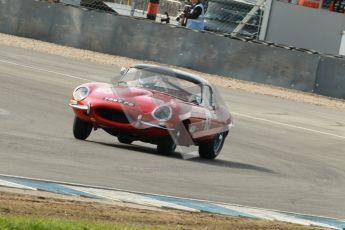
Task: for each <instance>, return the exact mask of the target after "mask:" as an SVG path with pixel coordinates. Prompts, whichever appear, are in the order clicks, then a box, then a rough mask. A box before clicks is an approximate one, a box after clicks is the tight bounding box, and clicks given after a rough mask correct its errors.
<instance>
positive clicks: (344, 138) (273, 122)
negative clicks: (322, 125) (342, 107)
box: [0, 59, 345, 140]
mask: <svg viewBox="0 0 345 230" xmlns="http://www.w3.org/2000/svg"><path fill="white" fill-rule="evenodd" d="M0 62H2V63H6V64H11V65H16V66H20V67H24V68H29V69H34V70H38V71H43V72H47V73H53V74H57V75H61V76H64V77H68V78H73V79H78V80H83V81H88V82H91V81H92V80H90V79H86V78H82V77H77V76H74V75H70V74H65V73H60V72H56V71H51V70H48V69H42V68H39V67H35V66H30V65H23V64H20V63H16V62H12V61H8V60H4V59H0ZM231 113H232V114H235V115H237V116H241V117H245V118H249V119H252V120H258V121H263V122H267V123H272V124H276V125H281V126H285V127H290V128H295V129H300V130H304V131H308V132H312V133H318V134H323V135H327V136H332V137H336V138H340V139H343V140H345V136H340V135H336V134H332V133H327V132H323V131H318V130H315V129H309V128H304V127H301V126H297V125H290V124H286V123H282V122H278V121H272V120H268V119H264V118H258V117H253V116H250V115H246V114H241V113H236V112H231Z"/></svg>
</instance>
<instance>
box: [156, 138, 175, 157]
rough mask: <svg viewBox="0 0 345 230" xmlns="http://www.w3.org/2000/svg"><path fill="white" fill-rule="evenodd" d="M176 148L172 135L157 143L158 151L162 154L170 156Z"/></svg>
mask: <svg viewBox="0 0 345 230" xmlns="http://www.w3.org/2000/svg"><path fill="white" fill-rule="evenodd" d="M175 149H176V144H175V142H174V140H173V139H172V138H171V137H167V138H165V139H163V140H162V141H161V142H159V143H158V144H157V153H158V154H160V155H165V156H169V155H171V154H172V153H173V152H174V151H175Z"/></svg>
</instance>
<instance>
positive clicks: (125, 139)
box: [117, 135, 134, 145]
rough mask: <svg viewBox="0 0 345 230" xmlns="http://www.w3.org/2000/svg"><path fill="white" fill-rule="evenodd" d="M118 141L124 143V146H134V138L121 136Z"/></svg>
mask: <svg viewBox="0 0 345 230" xmlns="http://www.w3.org/2000/svg"><path fill="white" fill-rule="evenodd" d="M117 140H118V141H119V142H120V143H122V144H128V145H130V144H132V142H133V141H134V140H133V138H132V137H129V136H125V135H119V136H118V137H117Z"/></svg>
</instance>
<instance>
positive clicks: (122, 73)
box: [120, 67, 127, 76]
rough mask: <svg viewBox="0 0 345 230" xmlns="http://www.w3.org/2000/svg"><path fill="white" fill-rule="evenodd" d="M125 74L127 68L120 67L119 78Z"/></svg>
mask: <svg viewBox="0 0 345 230" xmlns="http://www.w3.org/2000/svg"><path fill="white" fill-rule="evenodd" d="M126 72H127V68H126V67H121V70H120V74H121V76H123V75H124V74H125V73H126Z"/></svg>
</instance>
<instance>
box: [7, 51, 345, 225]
mask: <svg viewBox="0 0 345 230" xmlns="http://www.w3.org/2000/svg"><path fill="white" fill-rule="evenodd" d="M119 69H120V67H114V66H104V65H100V64H95V63H88V62H85V61H78V60H74V59H68V58H65V57H59V56H53V55H48V54H43V53H38V52H34V51H30V50H24V49H20V48H12V47H7V46H2V45H0V159H1V160H0V173H1V174H9V175H16V176H25V177H31V178H40V179H50V180H57V181H65V182H73V183H81V184H89V185H97V186H106V187H112V188H118V189H126V190H133V191H140V192H149V193H158V194H164V195H173V196H180V197H188V198H197V199H205V200H211V201H217V202H227V203H234V204H241V205H249V206H254V207H261V208H269V209H278V210H283V211H292V212H299V213H307V214H314V215H323V216H329V217H335V218H342V219H344V218H345V111H342V110H336V109H329V108H326V107H321V106H314V105H309V104H303V103H298V102H292V101H288V100H282V99H278V98H274V97H269V96H262V95H255V94H251V93H247V92H243V91H238V90H237V91H235V90H231V89H220V91H221V93H222V95H223V97H224V99H225V101H226V102H227V103H228V105H229V109H230V111H231V112H232V113H233V116H234V122H235V127H234V128H233V130H232V133H231V135H230V138H228V139H227V142H226V144H225V146H224V149H223V151H222V153H221V155H220V157H219V158H218V159H217V160H216V161H207V160H200V159H199V158H193V159H190V160H183V159H182V158H181V156H180V155H179V154H177V153H176V154H175V155H173V156H171V157H165V156H159V155H156V154H155V146H153V145H148V144H142V143H140V142H134V144H133V145H123V144H120V143H118V142H117V140H116V138H114V137H112V136H110V135H108V134H106V133H105V132H103V131H102V130H98V131H96V132H94V133H92V134H91V136H90V137H89V138H88V139H87V140H86V141H78V140H75V139H74V138H73V135H72V123H73V113H72V110H71V109H70V108H69V107H68V100H69V97H70V95H71V93H72V90H73V89H74V87H76V86H77V85H79V84H81V83H84V82H86V81H89V80H92V81H105V82H110V78H111V77H114V76H118V72H119Z"/></svg>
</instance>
